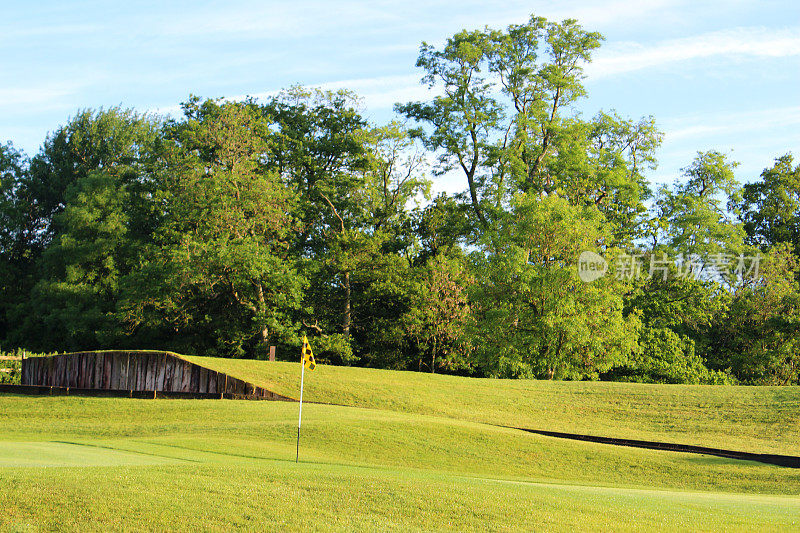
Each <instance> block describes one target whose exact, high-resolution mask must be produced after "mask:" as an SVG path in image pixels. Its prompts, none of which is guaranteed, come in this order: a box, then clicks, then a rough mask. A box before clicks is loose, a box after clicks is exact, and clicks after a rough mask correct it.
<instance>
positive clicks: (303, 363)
mask: <svg viewBox="0 0 800 533" xmlns="http://www.w3.org/2000/svg"><path fill="white" fill-rule="evenodd" d="M303 348H304V350H303V359H302V360H301V361H300V368H301V370H300V413H299V414H298V415H297V451H296V454H295V457H294V462H295V463H296V462H298V461H299V460H300V424H301V423H302V421H303V378H304V377H305V375H306V357H305V345H303Z"/></svg>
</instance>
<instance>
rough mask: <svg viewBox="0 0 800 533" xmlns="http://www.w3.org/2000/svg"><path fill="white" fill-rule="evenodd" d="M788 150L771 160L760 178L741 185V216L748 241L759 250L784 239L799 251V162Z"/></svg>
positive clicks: (798, 253) (797, 253)
mask: <svg viewBox="0 0 800 533" xmlns="http://www.w3.org/2000/svg"><path fill="white" fill-rule="evenodd" d="M792 165H793V158H792V155H791V154H786V155H783V156H781V157H779V158H777V159H776V160H775V165H774V166H773V167H772V168H768V169H765V170H764V172H762V173H761V180H760V181H756V182H754V183H748V184H746V185H745V186H744V192H743V194H742V203H741V207H740V209H741V217H742V221H743V222H744V229H745V231H746V232H747V236H748V241H749V242H750V244H752V245H754V246H758V247H759V248H760V249H761V250H763V251H766V250H767V249H768V248H769V247H771V246H774V245H776V244H778V243H782V242H788V243H790V244H791V245H792V247H793V251H794V254H795V255H800V164H797V165H796V166H794V167H792Z"/></svg>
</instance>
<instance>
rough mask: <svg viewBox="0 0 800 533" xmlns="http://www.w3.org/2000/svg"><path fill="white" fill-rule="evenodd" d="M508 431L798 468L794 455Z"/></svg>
mask: <svg viewBox="0 0 800 533" xmlns="http://www.w3.org/2000/svg"><path fill="white" fill-rule="evenodd" d="M498 427H503V428H508V429H516V430H519V431H525V432H528V433H535V434H536V435H542V436H545V437H556V438H559V439H570V440H580V441H585V442H597V443H600V444H612V445H614V446H628V447H631V448H646V449H649V450H661V451H665V452H681V453H695V454H702V455H714V456H717V457H724V458H726V459H737V460H740V461H757V462H759V463H766V464H770V465H776V466H784V467H787V468H800V457H797V456H794V455H777V454H770V453H751V452H739V451H735V450H724V449H721V448H707V447H705V446H692V445H690V444H676V443H672V442H656V441H648V440H634V439H619V438H615V437H599V436H595V435H580V434H577V433H563V432H560V431H545V430H542V429H530V428H521V427H515V426H498Z"/></svg>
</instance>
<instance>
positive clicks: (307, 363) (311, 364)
mask: <svg viewBox="0 0 800 533" xmlns="http://www.w3.org/2000/svg"><path fill="white" fill-rule="evenodd" d="M300 355H301V358H300V411H299V412H298V413H297V450H296V452H295V456H294V462H295V463H296V462H297V461H299V460H300V425H301V424H302V423H303V381H304V378H305V375H306V368H308V369H309V370H314V369H315V368H317V362H316V361H314V352H312V351H311V345H310V344H308V337H306V336H305V335H303V347H302V348H301V350H300Z"/></svg>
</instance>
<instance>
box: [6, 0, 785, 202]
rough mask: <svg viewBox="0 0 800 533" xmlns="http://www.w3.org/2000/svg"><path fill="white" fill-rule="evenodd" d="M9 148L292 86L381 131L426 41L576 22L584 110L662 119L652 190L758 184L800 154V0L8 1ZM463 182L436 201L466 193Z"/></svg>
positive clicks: (420, 95)
mask: <svg viewBox="0 0 800 533" xmlns="http://www.w3.org/2000/svg"><path fill="white" fill-rule="evenodd" d="M0 5H2V8H3V9H2V12H3V16H2V18H0V50H2V53H1V54H0V79H2V83H1V84H0V142H4V141H5V140H12V141H13V142H14V144H15V145H17V146H18V147H21V148H23V149H24V150H25V151H26V152H27V153H28V154H29V155H33V154H34V153H36V151H38V149H39V146H40V145H41V143H42V141H43V140H44V138H45V136H46V134H47V132H48V131H52V130H54V129H55V128H57V127H58V126H59V125H60V124H63V123H65V122H66V121H67V120H68V118H69V117H70V116H71V115H73V114H74V113H75V112H76V111H77V110H78V109H83V108H89V107H92V108H96V107H100V106H105V107H109V106H113V105H122V106H124V107H133V108H136V109H137V110H140V111H148V110H149V111H155V112H160V113H169V112H175V110H176V108H177V104H178V103H180V102H181V101H183V100H185V99H186V98H187V97H188V95H189V94H197V95H199V96H203V97H218V96H226V97H236V96H242V95H256V96H258V95H267V94H271V93H274V92H275V91H277V90H279V89H281V88H284V87H287V86H289V85H292V84H297V83H300V84H304V85H315V86H322V87H325V88H339V87H348V88H351V89H353V90H355V91H357V92H358V93H360V94H361V95H362V96H363V98H364V106H365V113H366V115H367V116H369V117H370V118H371V119H372V120H374V121H376V122H386V121H388V120H390V119H391V118H393V113H392V104H393V103H394V102H398V101H400V102H404V101H409V100H419V99H426V98H428V97H429V96H430V95H429V93H428V92H427V90H426V89H425V87H423V86H421V85H420V84H419V78H420V75H421V74H420V72H419V71H418V70H417V69H416V68H415V67H414V62H415V60H416V57H417V52H418V48H419V44H420V42H421V41H423V40H425V41H428V42H430V43H434V44H437V43H441V42H443V41H444V39H446V38H447V37H448V36H450V35H452V34H453V33H455V32H456V31H459V30H461V29H464V28H469V29H472V28H480V27H483V26H484V25H489V26H492V27H504V26H506V25H508V24H511V23H521V22H524V21H525V20H527V18H528V17H529V16H530V14H531V13H535V14H537V15H540V16H545V17H547V18H548V19H551V20H562V19H564V18H576V19H578V21H579V22H580V23H581V24H582V25H583V26H584V27H585V28H586V29H589V30H592V31H599V32H601V33H602V34H603V35H604V36H605V38H606V40H605V42H604V44H603V46H602V48H600V50H599V51H597V53H596V54H595V61H594V62H593V63H592V64H591V65H590V66H589V67H588V68H587V79H586V81H585V85H586V88H587V90H588V93H589V96H588V98H587V99H586V100H584V101H583V102H581V104H580V109H581V111H582V112H583V113H584V114H586V115H588V116H591V115H594V114H595V113H596V112H597V111H598V110H600V109H604V110H611V109H615V110H616V111H617V112H619V113H620V114H622V115H625V116H630V117H634V118H638V117H640V116H643V115H653V116H655V118H656V120H657V123H658V125H659V127H660V128H661V129H662V130H663V131H664V132H665V141H664V144H663V146H662V148H661V149H660V151H659V167H658V169H657V170H655V171H653V172H651V174H650V179H651V181H652V182H654V183H669V182H672V181H673V180H674V179H675V178H676V177H677V176H678V175H679V170H680V168H681V167H684V166H686V165H688V164H689V163H690V162H691V160H692V158H693V156H694V154H695V152H696V151H698V150H707V149H718V150H722V151H726V152H731V155H732V158H733V159H734V160H737V161H739V162H740V163H741V165H740V166H739V167H738V169H737V170H736V174H737V177H738V178H739V179H740V180H741V181H751V180H753V179H755V178H757V177H758V175H759V174H760V172H761V170H762V169H763V168H765V167H766V166H769V165H771V163H772V160H773V159H774V158H775V157H777V156H778V155H781V154H783V153H786V152H788V151H793V152H794V153H795V155H800V151H799V150H798V148H799V147H800V127H799V126H800V3H796V2H792V1H783V2H780V1H769V0H767V1H759V2H755V1H736V0H733V1H729V2H702V1H672V0H654V1H641V2H627V1H603V2H590V1H560V2H537V1H528V2H520V1H515V0H509V1H503V2H497V3H492V2H479V1H469V0H468V1H458V2H450V1H448V2H440V1H435V0H426V1H417V0H409V1H403V2H399V1H393V2H384V1H372V2H355V1H343V2H334V1H317V0H295V1H293V2H247V1H237V0H234V1H227V2H225V1H219V2H207V1H194V2H169V1H159V2H155V1H148V2H137V1H131V2H127V3H124V4H123V3H122V2H99V1H75V2H67V1H63V0H62V1H37V2H29V1H28V2H18V1H16V0H0ZM462 187H463V184H462V183H461V180H460V179H459V178H458V177H444V178H442V179H441V180H440V181H439V182H438V183H437V184H436V187H435V188H436V189H439V190H441V189H445V190H451V191H453V190H458V189H461V188H462Z"/></svg>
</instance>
